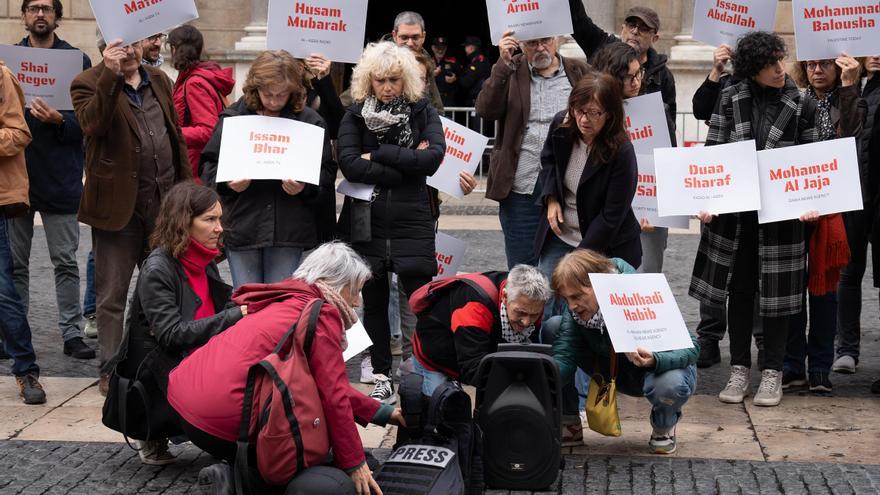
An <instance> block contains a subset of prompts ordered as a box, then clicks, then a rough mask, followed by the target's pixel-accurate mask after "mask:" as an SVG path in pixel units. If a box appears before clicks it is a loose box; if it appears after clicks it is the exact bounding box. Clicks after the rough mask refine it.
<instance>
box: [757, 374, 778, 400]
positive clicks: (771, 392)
mask: <svg viewBox="0 0 880 495" xmlns="http://www.w3.org/2000/svg"><path fill="white" fill-rule="evenodd" d="M780 401H782V372H781V371H776V370H764V371H762V372H761V385H760V386H759V387H758V392H757V393H756V394H755V398H754V399H752V404H754V405H756V406H776V405H779V402H780Z"/></svg>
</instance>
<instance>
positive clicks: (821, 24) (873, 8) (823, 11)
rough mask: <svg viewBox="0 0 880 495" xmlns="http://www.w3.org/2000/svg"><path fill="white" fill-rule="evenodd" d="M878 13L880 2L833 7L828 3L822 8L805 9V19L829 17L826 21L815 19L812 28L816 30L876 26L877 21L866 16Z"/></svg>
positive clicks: (879, 12) (839, 29)
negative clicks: (842, 18)
mask: <svg viewBox="0 0 880 495" xmlns="http://www.w3.org/2000/svg"><path fill="white" fill-rule="evenodd" d="M877 14H880V3H877V4H871V5H858V6H855V7H831V6H829V5H826V6H824V7H821V8H816V7H811V8H805V9H804V19H823V18H825V19H827V20H824V21H823V20H815V21H813V24H812V28H813V31H814V32H821V31H841V30H847V29H849V30H852V29H870V28H874V27H875V26H876V25H877V21H876V20H875V19H872V18H869V17H865V16H870V15H877ZM840 17H850V18H852V17H855V19H844V20H841V19H839V18H840Z"/></svg>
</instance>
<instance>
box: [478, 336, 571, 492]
mask: <svg viewBox="0 0 880 495" xmlns="http://www.w3.org/2000/svg"><path fill="white" fill-rule="evenodd" d="M529 347H539V346H536V345H534V344H533V345H523V346H521V349H522V350H518V351H507V350H506V349H509V348H510V347H507V346H505V351H503V352H496V353H493V354H489V355H487V356H486V357H484V358H483V360H482V361H481V362H480V367H479V369H478V371H477V380H476V382H475V383H476V384H477V401H476V402H477V405H476V410H475V419H476V421H477V423H478V424H479V426H480V428H481V429H482V430H483V471H484V475H485V480H486V485H487V486H488V487H492V488H501V489H509V490H542V489H544V488H547V487H548V486H550V484H552V483H553V482H554V481H556V477H557V475H558V474H559V466H560V458H561V453H560V447H561V442H560V422H561V414H562V393H561V391H560V390H561V382H560V380H559V369H558V368H557V367H556V363H555V362H554V361H553V358H551V357H550V356H548V355H546V354H542V353H541V352H531V351H528V350H527V349H529ZM535 350H536V351H543V349H540V350H539V349H535Z"/></svg>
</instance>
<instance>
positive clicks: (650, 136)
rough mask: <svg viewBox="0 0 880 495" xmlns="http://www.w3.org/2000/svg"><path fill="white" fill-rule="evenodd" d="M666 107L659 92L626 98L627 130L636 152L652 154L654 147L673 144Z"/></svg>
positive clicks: (624, 103) (624, 107)
mask: <svg viewBox="0 0 880 495" xmlns="http://www.w3.org/2000/svg"><path fill="white" fill-rule="evenodd" d="M665 108H666V107H665V106H664V105H663V96H662V95H661V94H660V93H659V92H658V93H651V94H647V95H644V96H637V97H635V98H629V99H627V100H624V102H623V110H624V112H625V113H626V121H625V126H626V132H627V134H629V140H630V141H631V142H632V144H633V148H635V150H636V154H650V153H653V152H654V148H669V147H670V146H672V139H671V138H670V137H669V125H668V124H667V122H666V110H665Z"/></svg>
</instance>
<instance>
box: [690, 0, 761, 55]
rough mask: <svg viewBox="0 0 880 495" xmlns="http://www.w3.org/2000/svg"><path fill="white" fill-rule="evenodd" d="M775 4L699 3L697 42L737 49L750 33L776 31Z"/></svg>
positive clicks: (747, 0)
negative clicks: (739, 43)
mask: <svg viewBox="0 0 880 495" xmlns="http://www.w3.org/2000/svg"><path fill="white" fill-rule="evenodd" d="M776 4H777V2H776V0H733V1H727V0H697V3H696V5H695V6H694V34H693V36H694V39H695V40H699V41H702V42H704V43H706V44H708V45H712V46H720V45H723V44H726V45H728V46H731V47H734V46H736V41H737V39H739V37H740V36H742V35H743V34H746V33H748V32H749V31H773V28H774V27H775V25H776Z"/></svg>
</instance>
